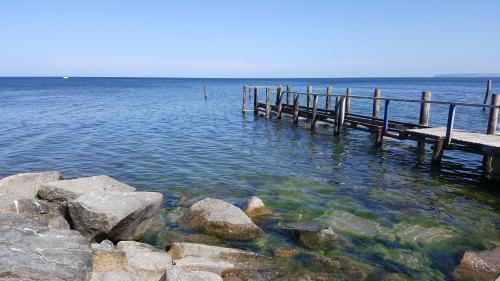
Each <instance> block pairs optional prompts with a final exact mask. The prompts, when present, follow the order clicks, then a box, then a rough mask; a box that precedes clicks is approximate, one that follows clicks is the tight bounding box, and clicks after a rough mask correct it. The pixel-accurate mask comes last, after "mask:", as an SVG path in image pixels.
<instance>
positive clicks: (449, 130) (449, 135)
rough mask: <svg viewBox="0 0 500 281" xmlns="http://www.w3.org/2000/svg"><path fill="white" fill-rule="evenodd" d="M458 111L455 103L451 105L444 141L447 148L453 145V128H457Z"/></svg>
mask: <svg viewBox="0 0 500 281" xmlns="http://www.w3.org/2000/svg"><path fill="white" fill-rule="evenodd" d="M456 109H457V105H456V104H454V103H452V104H450V109H449V111H448V123H447V125H446V137H445V140H444V145H445V147H449V146H450V145H451V139H452V134H453V127H454V126H455V113H456Z"/></svg>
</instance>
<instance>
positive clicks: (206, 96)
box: [203, 86, 208, 100]
mask: <svg viewBox="0 0 500 281" xmlns="http://www.w3.org/2000/svg"><path fill="white" fill-rule="evenodd" d="M203 93H204V95H205V100H207V99H208V93H207V86H203Z"/></svg>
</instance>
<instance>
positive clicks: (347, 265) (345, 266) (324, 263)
mask: <svg viewBox="0 0 500 281" xmlns="http://www.w3.org/2000/svg"><path fill="white" fill-rule="evenodd" d="M311 260H312V262H313V265H316V266H319V267H320V268H327V269H329V270H331V271H333V272H339V273H342V274H343V275H346V276H348V277H349V278H354V279H356V280H365V279H366V278H367V277H368V276H369V275H370V274H371V273H372V272H374V271H375V268H373V267H372V266H370V265H367V264H364V263H362V262H359V261H357V260H354V259H352V258H350V257H347V256H335V257H324V256H319V255H314V256H312V257H311Z"/></svg>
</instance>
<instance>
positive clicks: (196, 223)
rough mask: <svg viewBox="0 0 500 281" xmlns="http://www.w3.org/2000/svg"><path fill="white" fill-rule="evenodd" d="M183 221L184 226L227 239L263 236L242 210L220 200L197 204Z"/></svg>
mask: <svg viewBox="0 0 500 281" xmlns="http://www.w3.org/2000/svg"><path fill="white" fill-rule="evenodd" d="M181 221H182V224H183V225H184V226H187V227H189V228H192V229H195V230H197V231H200V232H203V233H206V234H210V235H215V236H219V237H222V238H225V239H239V240H249V239H253V238H256V237H258V236H260V235H261V234H263V231H262V229H260V228H259V227H258V226H257V225H256V224H254V223H253V222H252V220H251V219H250V218H249V217H248V216H247V215H246V214H245V213H244V212H243V211H242V210H241V209H240V208H238V207H236V206H234V205H232V204H229V203H227V202H225V201H222V200H219V199H211V198H206V199H203V200H201V201H198V202H196V203H195V204H193V205H192V206H191V208H189V210H188V211H187V212H186V213H185V214H184V215H183V216H182V218H181Z"/></svg>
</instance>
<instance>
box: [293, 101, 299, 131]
mask: <svg viewBox="0 0 500 281" xmlns="http://www.w3.org/2000/svg"><path fill="white" fill-rule="evenodd" d="M293 124H295V125H297V124H299V94H294V95H293Z"/></svg>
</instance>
